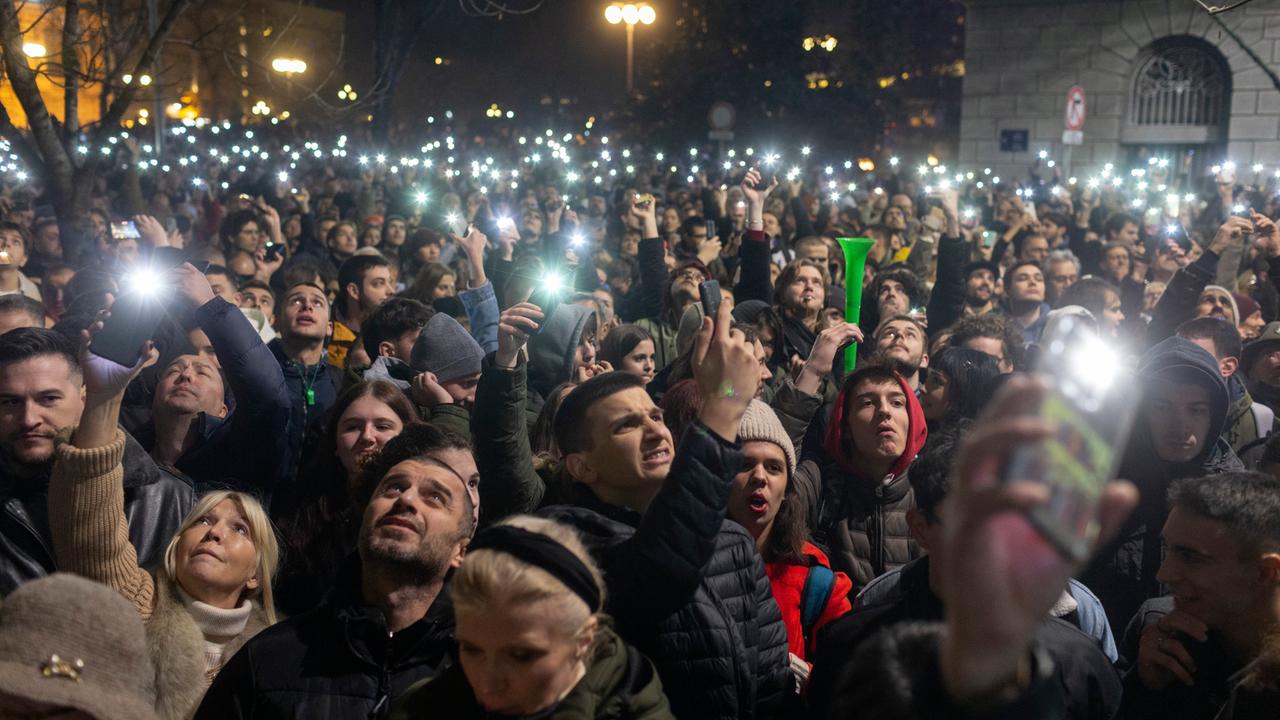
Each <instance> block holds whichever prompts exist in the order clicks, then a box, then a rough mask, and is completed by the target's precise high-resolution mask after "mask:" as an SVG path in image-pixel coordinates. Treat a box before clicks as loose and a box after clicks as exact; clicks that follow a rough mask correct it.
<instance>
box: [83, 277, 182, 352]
mask: <svg viewBox="0 0 1280 720" xmlns="http://www.w3.org/2000/svg"><path fill="white" fill-rule="evenodd" d="M164 316H165V309H164V303H163V302H161V300H160V299H159V298H157V297H153V296H150V295H146V294H143V293H126V294H124V295H121V296H120V297H119V298H118V299H117V300H116V301H115V304H113V305H112V306H111V317H109V318H107V321H106V324H104V325H103V327H102V330H100V331H98V334H97V335H94V336H93V342H92V343H90V345H89V349H90V350H92V351H93V353H94V354H95V355H98V356H99V357H104V358H106V359H108V360H111V361H112V362H114V363H116V364H118V365H123V366H125V367H133V366H134V365H135V364H136V363H137V362H138V357H139V356H140V354H141V350H142V344H143V343H144V342H146V341H147V340H150V339H151V338H152V336H153V335H155V332H156V327H158V326H159V325H160V321H161V320H163V319H164Z"/></svg>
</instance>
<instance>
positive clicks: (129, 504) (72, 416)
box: [0, 328, 195, 596]
mask: <svg viewBox="0 0 1280 720" xmlns="http://www.w3.org/2000/svg"><path fill="white" fill-rule="evenodd" d="M90 409H92V408H90ZM85 410H86V408H85V394H84V380H83V376H82V375H81V372H80V360H79V358H78V357H77V355H76V352H75V350H74V349H73V347H72V345H71V343H70V341H68V340H67V339H66V338H65V337H63V336H62V335H60V334H58V333H56V332H54V331H52V330H45V329H43V328H20V329H17V330H12V331H10V332H8V333H5V335H4V340H3V341H2V342H0V596H3V595H7V594H8V593H10V592H11V591H13V590H14V589H15V588H17V587H18V585H21V584H22V583H23V582H26V581H27V580H33V579H35V578H38V577H43V576H44V575H47V574H49V573H52V572H53V571H54V570H55V569H56V568H55V566H54V561H53V544H52V543H53V541H52V538H51V536H50V533H49V521H48V511H47V509H46V501H47V497H46V493H47V492H48V487H49V476H50V473H51V471H52V469H53V450H54V445H55V439H56V438H57V436H58V435H59V434H61V433H63V432H67V431H69V430H70V429H71V428H74V427H75V426H76V425H78V424H79V422H80V415H81V414H82V413H83V412H85ZM124 469H125V481H124V484H125V488H124V499H125V517H126V518H127V519H128V521H129V540H130V542H132V543H133V546H134V547H135V548H136V549H137V551H138V561H139V562H140V563H142V564H144V565H148V566H149V565H151V564H155V563H158V562H160V561H161V560H162V559H163V556H164V551H165V548H166V547H167V545H168V543H169V539H170V538H171V537H173V534H174V533H175V532H176V531H177V529H178V526H179V524H180V523H181V522H182V518H183V516H185V515H186V513H187V511H188V510H190V509H191V507H192V505H193V504H194V502H195V498H194V494H193V493H192V490H191V487H190V486H188V485H187V484H186V483H184V482H182V481H181V480H178V479H177V478H175V477H173V476H171V475H168V474H166V473H161V472H160V470H159V469H158V468H157V467H156V464H155V463H154V462H153V461H152V460H151V458H150V457H148V456H147V452H146V450H143V449H142V447H141V446H140V445H138V443H137V442H136V441H134V439H133V438H132V437H130V436H129V435H128V434H127V433H126V434H125V449H124Z"/></svg>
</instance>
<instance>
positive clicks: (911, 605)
mask: <svg viewBox="0 0 1280 720" xmlns="http://www.w3.org/2000/svg"><path fill="white" fill-rule="evenodd" d="M928 560H929V558H928V557H927V556H926V557H924V558H921V559H920V560H917V561H915V562H913V563H911V564H909V565H907V566H906V567H904V568H903V570H902V579H901V583H900V585H899V591H900V592H899V594H898V595H897V597H894V598H891V599H888V600H886V601H885V602H882V603H877V604H873V605H868V606H866V607H863V608H859V609H858V610H855V611H854V612H852V613H849V614H848V615H845V616H844V617H841V618H839V619H837V620H834V621H832V622H831V623H830V624H829V625H827V626H826V627H825V628H823V630H822V631H820V633H819V635H818V638H819V639H818V655H817V656H816V657H815V658H814V663H813V668H814V670H813V675H812V676H811V677H810V683H809V702H810V706H811V707H812V708H813V710H814V711H815V712H814V716H816V717H823V716H824V715H825V714H826V713H825V710H826V708H827V707H828V705H829V704H830V703H831V701H832V698H833V696H834V695H835V694H836V693H838V692H840V688H839V684H840V682H841V676H842V675H844V674H845V671H844V666H846V665H848V664H849V663H850V661H851V660H852V658H853V657H854V652H855V650H856V648H857V647H858V646H859V645H860V644H861V643H863V642H865V641H866V640H868V639H869V638H871V637H872V636H873V635H874V634H875V633H877V632H879V631H882V630H884V629H885V628H888V627H890V626H892V625H895V624H898V623H903V622H907V621H940V620H942V619H943V606H942V601H941V599H939V598H938V596H937V595H935V594H934V592H933V589H932V588H931V587H930V586H929V562H928ZM1032 638H1033V640H1034V642H1035V643H1036V644H1037V645H1038V646H1039V647H1040V648H1041V649H1042V650H1044V652H1045V653H1046V654H1047V655H1048V657H1049V658H1051V659H1052V660H1053V673H1054V676H1055V677H1056V679H1057V681H1058V683H1059V685H1060V686H1061V687H1062V691H1063V693H1062V696H1063V698H1064V700H1065V702H1064V703H1063V706H1064V708H1065V710H1066V714H1065V716H1066V717H1069V718H1076V719H1077V720H1105V719H1106V718H1112V717H1115V716H1116V713H1117V711H1118V710H1119V709H1120V701H1121V697H1120V694H1121V684H1120V676H1119V675H1118V674H1117V673H1116V671H1115V669H1114V668H1113V667H1112V666H1111V661H1110V660H1108V659H1107V656H1106V655H1104V654H1103V653H1102V651H1101V650H1100V649H1099V648H1098V644H1097V642H1096V641H1094V639H1093V638H1091V637H1089V636H1088V635H1085V634H1084V633H1082V632H1080V630H1079V628H1077V627H1076V626H1075V625H1072V624H1071V623H1070V622H1067V621H1065V620H1062V619H1059V618H1051V617H1046V618H1045V620H1044V622H1043V623H1041V624H1040V625H1039V626H1037V628H1036V629H1035V631H1034V633H1033V634H1032ZM1167 717H1172V716H1167Z"/></svg>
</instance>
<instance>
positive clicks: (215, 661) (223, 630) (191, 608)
mask: <svg viewBox="0 0 1280 720" xmlns="http://www.w3.org/2000/svg"><path fill="white" fill-rule="evenodd" d="M178 592H180V593H182V602H183V604H184V605H186V607H187V612H189V613H191V618H192V619H193V620H195V621H196V627H198V628H200V634H201V635H203V636H204V663H205V674H206V675H207V676H208V677H210V678H212V677H213V676H214V675H216V674H217V673H218V670H219V669H221V668H222V651H223V649H224V648H225V647H226V646H227V643H228V642H230V641H231V640H232V639H234V638H235V637H236V636H237V635H239V634H240V633H242V632H244V628H245V626H246V625H248V623H249V613H251V612H252V611H253V604H252V603H250V602H249V601H248V600H245V601H243V602H241V603H240V606H239V607H236V608H233V609H231V610H224V609H222V608H218V607H214V606H212V605H209V604H206V603H202V602H200V601H199V600H196V599H195V598H193V597H191V596H190V595H188V594H187V593H186V592H183V590H182V588H178Z"/></svg>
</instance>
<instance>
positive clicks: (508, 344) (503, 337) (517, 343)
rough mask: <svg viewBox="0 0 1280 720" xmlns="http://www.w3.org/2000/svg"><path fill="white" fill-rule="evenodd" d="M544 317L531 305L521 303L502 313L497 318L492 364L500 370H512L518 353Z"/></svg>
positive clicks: (518, 359)
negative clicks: (495, 346)
mask: <svg viewBox="0 0 1280 720" xmlns="http://www.w3.org/2000/svg"><path fill="white" fill-rule="evenodd" d="M543 317H544V315H543V313H542V310H541V309H540V308H539V307H538V306H537V305H534V304H533V303H528V302H522V303H518V304H516V305H512V306H511V307H509V308H507V309H506V310H503V311H502V315H501V316H500V317H499V318H498V351H497V353H495V354H494V357H493V359H494V363H495V364H497V366H498V367H500V368H505V369H507V370H511V369H514V368H515V366H516V365H517V364H519V362H520V353H521V352H522V351H523V350H524V347H525V345H526V344H527V343H528V342H529V335H530V333H532V332H534V331H535V330H537V329H538V324H539V323H541V322H542V319H543Z"/></svg>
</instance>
